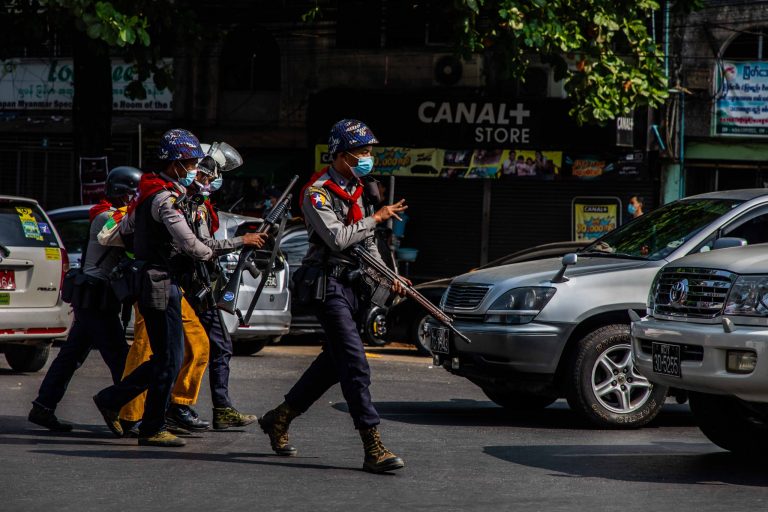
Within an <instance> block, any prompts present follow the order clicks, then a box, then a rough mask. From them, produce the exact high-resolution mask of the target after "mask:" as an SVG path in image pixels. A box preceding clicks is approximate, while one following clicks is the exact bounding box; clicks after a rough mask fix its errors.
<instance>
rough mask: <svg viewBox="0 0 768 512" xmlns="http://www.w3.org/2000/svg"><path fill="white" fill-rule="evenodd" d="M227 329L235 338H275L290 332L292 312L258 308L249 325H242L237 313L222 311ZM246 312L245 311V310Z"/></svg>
mask: <svg viewBox="0 0 768 512" xmlns="http://www.w3.org/2000/svg"><path fill="white" fill-rule="evenodd" d="M222 314H223V316H224V323H225V324H226V327H227V331H229V334H230V335H231V336H232V339H233V340H238V339H249V338H275V337H278V336H283V335H284V334H288V331H289V329H290V327H291V312H290V311H288V310H287V309H285V310H278V311H269V310H267V311H264V310H256V311H254V312H253V315H252V316H251V321H250V322H249V324H248V325H240V322H239V321H238V320H237V318H236V317H235V315H230V314H228V313H222ZM243 314H245V312H243Z"/></svg>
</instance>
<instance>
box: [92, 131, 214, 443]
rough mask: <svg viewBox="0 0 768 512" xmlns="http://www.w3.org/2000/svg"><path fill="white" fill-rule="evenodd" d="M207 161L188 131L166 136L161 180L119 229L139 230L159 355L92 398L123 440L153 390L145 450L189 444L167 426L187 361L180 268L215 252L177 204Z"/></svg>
mask: <svg viewBox="0 0 768 512" xmlns="http://www.w3.org/2000/svg"><path fill="white" fill-rule="evenodd" d="M204 156H205V154H204V153H203V151H202V149H201V148H200V142H199V141H198V140H197V137H195V136H194V135H193V134H192V133H190V132H189V131H187V130H181V129H173V130H169V131H167V132H166V133H165V134H164V135H163V137H162V139H161V141H160V148H159V155H158V158H159V160H160V161H161V162H165V163H166V167H165V169H164V170H163V172H161V173H160V174H154V173H145V174H144V175H143V176H142V179H141V182H140V183H139V194H138V196H137V198H136V200H135V201H134V203H132V205H131V207H130V208H129V215H132V216H133V222H132V223H129V222H123V223H121V225H120V229H121V233H122V231H123V229H124V228H125V229H126V230H128V229H132V230H133V247H134V253H135V256H136V264H135V266H138V265H139V264H140V263H141V262H143V266H142V267H141V270H140V272H139V279H140V282H141V289H140V293H139V298H138V307H139V311H140V312H141V314H142V316H143V317H144V321H145V322H146V326H147V332H148V334H149V343H150V346H151V348H152V357H151V358H150V359H149V360H148V361H146V362H144V363H142V364H141V365H140V366H139V367H137V368H136V369H135V370H134V371H133V372H132V373H131V374H130V375H128V376H126V377H125V378H124V379H123V380H122V381H121V382H120V383H119V384H116V385H114V386H110V387H108V388H106V389H104V390H102V391H100V392H99V393H97V394H96V395H95V396H94V397H93V400H94V402H95V403H96V406H97V407H98V409H99V411H100V412H101V414H102V416H103V417H104V421H105V423H106V424H107V427H108V428H109V429H110V430H111V431H112V432H113V433H114V434H115V435H118V436H120V435H122V427H121V425H120V421H119V417H118V412H119V411H120V408H121V407H122V406H123V405H125V404H126V403H128V402H129V401H131V400H132V399H133V398H135V397H136V396H138V395H139V394H140V393H142V392H143V391H144V390H147V400H146V404H145V408H144V416H143V417H142V421H141V424H140V425H139V441H138V442H139V445H149V446H166V447H171V446H184V445H185V444H186V443H185V442H184V441H183V440H182V439H179V438H178V437H176V436H174V435H173V434H171V433H170V432H168V431H167V429H166V426H165V412H166V409H167V408H168V404H169V400H170V395H171V389H172V387H173V384H174V381H175V380H176V376H177V374H178V372H179V368H180V367H181V363H182V358H183V355H184V343H183V333H182V320H181V289H180V288H179V285H178V280H179V275H178V274H179V269H180V268H185V265H184V262H185V260H187V259H189V258H194V259H198V260H210V259H211V258H212V257H213V251H212V250H211V249H210V248H208V247H207V246H206V245H205V244H203V243H202V242H200V241H199V240H198V239H197V237H196V236H195V234H194V232H193V231H192V229H191V228H190V226H189V224H188V223H187V219H186V217H185V216H184V215H183V213H182V212H181V211H180V210H179V209H178V208H177V206H176V203H177V201H178V200H179V199H180V198H182V197H183V196H184V195H185V194H186V187H188V186H189V185H191V184H192V182H193V181H194V180H195V177H196V176H197V164H198V161H199V160H200V159H201V158H203V157H204Z"/></svg>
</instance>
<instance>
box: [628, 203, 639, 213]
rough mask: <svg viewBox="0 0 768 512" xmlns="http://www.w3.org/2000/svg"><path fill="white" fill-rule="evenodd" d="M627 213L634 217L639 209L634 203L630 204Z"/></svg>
mask: <svg viewBox="0 0 768 512" xmlns="http://www.w3.org/2000/svg"><path fill="white" fill-rule="evenodd" d="M627 211H628V212H629V214H630V215H634V214H635V213H637V207H635V205H633V204H632V203H629V204H628V205H627Z"/></svg>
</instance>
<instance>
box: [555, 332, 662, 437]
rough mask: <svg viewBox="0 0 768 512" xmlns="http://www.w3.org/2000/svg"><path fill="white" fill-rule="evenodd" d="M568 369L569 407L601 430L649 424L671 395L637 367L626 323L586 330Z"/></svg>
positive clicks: (567, 392) (567, 396)
mask: <svg viewBox="0 0 768 512" xmlns="http://www.w3.org/2000/svg"><path fill="white" fill-rule="evenodd" d="M567 371H568V372H569V375H568V376H569V379H568V380H567V382H566V398H567V399H568V405H570V406H571V409H573V410H574V411H576V412H577V413H579V414H581V415H583V416H585V417H586V418H587V419H588V420H589V421H590V422H592V423H594V424H595V425H597V426H600V427H603V428H633V427H640V426H642V425H645V424H646V423H648V422H649V421H651V420H652V419H653V418H655V417H656V415H657V414H658V413H659V411H661V408H662V406H663V405H664V400H665V398H666V396H667V388H666V387H665V386H659V385H654V384H652V383H651V382H650V381H649V380H648V379H646V378H645V377H643V376H642V375H641V374H640V373H639V372H638V371H637V369H636V368H635V366H634V364H633V362H632V350H631V345H630V338H629V326H628V325H626V324H613V325H607V326H605V327H601V328H599V329H596V330H594V331H592V332H590V333H589V334H587V335H586V336H585V337H584V338H582V339H581V340H580V341H579V342H578V346H577V347H576V351H575V353H574V355H573V358H572V359H571V361H570V366H569V368H568V369H567Z"/></svg>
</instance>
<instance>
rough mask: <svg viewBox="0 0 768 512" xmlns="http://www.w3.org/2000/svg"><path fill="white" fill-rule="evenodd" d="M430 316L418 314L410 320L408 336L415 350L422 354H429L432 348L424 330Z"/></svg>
mask: <svg viewBox="0 0 768 512" xmlns="http://www.w3.org/2000/svg"><path fill="white" fill-rule="evenodd" d="M430 318H431V316H430V315H429V314H426V313H425V314H423V315H422V314H419V315H417V316H416V318H414V319H413V321H412V322H411V329H410V331H409V333H408V334H409V336H408V337H409V338H410V341H411V343H413V346H414V347H416V351H417V352H418V353H419V355H422V356H431V355H432V350H430V347H429V337H428V336H427V333H426V332H424V327H425V326H426V325H427V320H429V319H430Z"/></svg>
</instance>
